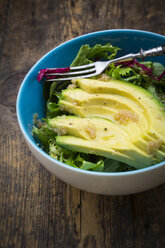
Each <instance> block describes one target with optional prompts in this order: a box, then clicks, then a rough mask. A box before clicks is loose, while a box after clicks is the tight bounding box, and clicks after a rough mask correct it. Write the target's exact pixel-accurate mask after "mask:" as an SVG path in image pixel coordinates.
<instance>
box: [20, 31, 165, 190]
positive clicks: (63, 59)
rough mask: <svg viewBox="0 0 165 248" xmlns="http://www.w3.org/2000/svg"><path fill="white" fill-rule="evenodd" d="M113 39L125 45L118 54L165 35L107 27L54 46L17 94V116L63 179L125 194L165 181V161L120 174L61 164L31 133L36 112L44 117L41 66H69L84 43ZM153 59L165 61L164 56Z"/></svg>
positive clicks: (30, 140) (31, 145)
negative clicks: (38, 79)
mask: <svg viewBox="0 0 165 248" xmlns="http://www.w3.org/2000/svg"><path fill="white" fill-rule="evenodd" d="M108 42H111V43H112V44H113V45H115V46H118V47H120V48H122V50H121V51H120V52H119V53H118V56H121V55H124V54H127V53H130V52H138V51H139V50H140V48H143V49H148V48H151V47H155V46H158V45H161V44H164V43H165V36H163V35H159V34H156V33H152V32H147V31H141V30H127V29H123V30H119V29H117V30H105V31H98V32H94V33H89V34H85V35H82V36H80V37H77V38H74V39H72V40H70V41H67V42H65V43H63V44H61V45H60V46H58V47H56V48H54V49H53V50H51V51H50V52H48V53H47V54H46V55H45V56H43V57H42V58H41V59H40V60H39V61H38V62H37V63H36V64H35V65H34V66H33V67H32V68H31V70H30V71H29V72H28V74H27V75H26V77H25V79H24V80H23V82H22V84H21V87H20V89H19V93H18V96H17V118H18V123H19V126H20V129H21V131H22V133H23V136H24V138H25V141H26V142H27V144H28V146H29V148H30V150H31V151H32V153H33V154H34V156H35V157H36V158H37V159H38V160H39V161H40V163H41V164H42V165H43V166H44V167H45V168H46V169H48V170H49V171H50V172H51V173H53V174H54V175H56V176H57V177H58V178H59V179H61V180H62V181H63V182H65V183H68V184H70V185H72V186H75V187H77V188H79V189H81V190H85V191H88V192H92V193H97V194H105V195H126V194H133V193H138V192H142V191H145V190H148V189H151V188H153V187H156V186H158V185H160V184H162V183H164V182H165V162H161V163H159V164H156V165H154V166H151V167H148V168H145V169H140V170H135V171H129V172H120V173H109V172H92V171H85V170H82V169H77V168H73V167H71V166H69V165H66V164H64V163H61V162H59V161H57V160H55V159H53V158H52V157H50V156H49V155H48V154H47V153H45V152H44V151H43V150H41V149H40V148H39V147H38V146H37V143H36V141H35V140H34V138H33V136H32V125H33V114H34V113H38V114H39V118H42V117H44V109H45V101H44V98H43V85H42V83H39V82H38V81H37V79H36V77H37V73H38V71H39V70H40V69H43V68H49V67H67V66H69V65H70V64H71V62H72V60H73V58H74V57H75V56H76V54H77V52H78V50H79V48H80V46H81V45H83V44H89V45H91V46H93V45H95V44H97V43H101V44H105V43H108ZM151 60H153V61H158V62H161V63H163V64H165V56H164V57H163V56H159V57H154V58H152V59H151Z"/></svg>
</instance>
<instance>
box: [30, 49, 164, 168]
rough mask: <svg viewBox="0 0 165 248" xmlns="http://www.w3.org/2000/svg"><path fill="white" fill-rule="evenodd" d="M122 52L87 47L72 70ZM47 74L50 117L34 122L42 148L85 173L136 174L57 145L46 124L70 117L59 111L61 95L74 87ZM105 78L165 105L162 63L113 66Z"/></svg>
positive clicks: (43, 72)
mask: <svg viewBox="0 0 165 248" xmlns="http://www.w3.org/2000/svg"><path fill="white" fill-rule="evenodd" d="M118 50H120V48H118V47H115V46H112V45H111V44H105V45H101V44H97V45H95V46H93V47H90V46H89V45H83V46H81V48H80V50H79V52H78V54H77V56H76V58H75V59H74V61H73V62H72V64H71V65H70V66H71V67H72V66H80V65H84V64H89V63H92V62H95V61H97V60H109V59H113V58H115V57H116V55H117V52H118ZM49 70H51V69H49ZM47 71H48V69H43V70H41V71H40V72H39V75H38V81H43V84H44V86H43V94H44V98H45V101H46V117H45V119H42V121H41V120H39V119H38V115H37V114H34V118H33V119H34V126H33V135H34V138H35V139H36V141H37V142H38V143H39V144H40V146H41V148H42V149H43V150H44V151H46V152H47V153H48V154H49V155H50V156H51V157H53V158H55V159H57V160H59V161H60V162H63V163H65V164H67V165H70V166H73V167H76V168H81V169H84V170H91V171H99V172H123V171H131V170H135V168H133V167H131V166H129V165H127V164H124V163H121V162H118V161H115V160H112V159H108V158H105V157H101V156H97V155H93V154H86V153H80V152H75V151H70V150H66V149H64V148H62V147H60V146H58V145H57V144H56V134H55V133H54V132H53V131H52V130H51V129H49V127H48V126H47V124H46V121H47V119H48V118H49V119H50V118H54V117H56V116H63V115H69V113H68V112H66V110H62V109H61V108H60V107H59V105H58V101H59V99H60V97H61V92H62V91H63V90H64V89H66V88H67V87H68V85H70V84H72V83H71V82H68V81H66V82H62V83H61V82H57V81H56V80H55V79H54V81H53V82H50V81H47V80H46V79H47V78H49V77H48V76H46V72H47ZM65 71H69V67H67V68H63V69H62V70H61V71H59V72H65ZM104 75H106V77H109V78H110V79H111V78H112V79H117V80H124V81H128V82H131V83H132V84H136V85H139V86H141V87H143V88H145V89H147V90H148V91H150V92H151V93H152V94H153V95H154V96H155V97H156V98H159V99H160V100H161V102H162V103H163V104H165V67H164V65H162V64H161V63H158V62H152V61H146V62H139V61H137V60H135V59H134V60H130V61H126V62H119V63H115V64H114V63H113V64H111V65H110V66H109V67H108V68H107V69H106V71H105V72H104ZM98 77H99V76H98ZM96 78H97V77H96Z"/></svg>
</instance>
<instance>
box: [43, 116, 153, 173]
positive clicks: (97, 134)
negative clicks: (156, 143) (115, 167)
mask: <svg viewBox="0 0 165 248" xmlns="http://www.w3.org/2000/svg"><path fill="white" fill-rule="evenodd" d="M47 124H48V127H49V128H50V129H53V130H54V131H55V132H56V133H57V137H56V142H57V144H58V145H60V146H62V147H64V148H66V149H68V150H74V151H79V152H84V153H91V154H96V155H101V156H104V157H107V158H111V159H115V160H118V161H121V162H124V163H127V164H129V165H131V166H134V167H135V168H136V169H140V168H144V167H147V166H150V165H153V164H154V163H156V162H157V160H155V159H154V158H153V156H149V155H148V154H147V153H145V152H144V151H142V150H141V149H139V148H138V147H136V146H135V145H134V144H133V143H132V142H131V140H130V138H129V135H128V133H127V132H126V131H125V130H123V129H121V128H120V127H119V126H118V125H116V124H115V123H113V122H111V121H110V120H107V119H104V118H98V117H91V118H81V117H76V116H63V117H56V118H53V119H49V120H48V121H47Z"/></svg>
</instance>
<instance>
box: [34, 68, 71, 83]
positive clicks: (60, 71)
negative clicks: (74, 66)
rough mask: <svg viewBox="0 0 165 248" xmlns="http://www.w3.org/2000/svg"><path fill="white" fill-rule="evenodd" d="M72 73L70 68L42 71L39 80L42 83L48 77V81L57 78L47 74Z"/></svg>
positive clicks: (38, 76)
mask: <svg viewBox="0 0 165 248" xmlns="http://www.w3.org/2000/svg"><path fill="white" fill-rule="evenodd" d="M68 71H70V67H65V68H55V69H41V70H40V71H39V73H38V75H37V80H38V82H40V81H41V80H42V78H43V77H46V78H47V79H53V78H55V76H51V75H50V76H48V75H46V74H47V73H65V72H68Z"/></svg>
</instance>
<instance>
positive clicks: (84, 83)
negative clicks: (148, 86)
mask: <svg viewBox="0 0 165 248" xmlns="http://www.w3.org/2000/svg"><path fill="white" fill-rule="evenodd" d="M77 84H78V86H79V87H80V88H81V89H83V90H85V91H86V92H88V93H92V94H95V93H103V94H117V95H121V96H124V97H125V98H128V99H132V100H133V101H134V102H136V103H137V104H138V105H139V106H140V107H141V109H142V111H143V112H144V113H145V116H146V118H147V120H148V122H149V123H150V128H149V130H148V133H149V135H150V136H152V137H153V138H156V139H161V140H162V141H163V143H164V141H165V129H164V124H165V111H164V105H163V104H162V103H161V102H160V101H159V100H158V99H157V98H155V97H154V96H153V95H152V93H150V92H149V91H147V90H145V89H144V88H142V87H140V86H137V85H133V84H131V83H129V82H125V81H117V80H110V81H108V82H103V81H100V80H95V79H78V80H77ZM158 127H159V128H158Z"/></svg>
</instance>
